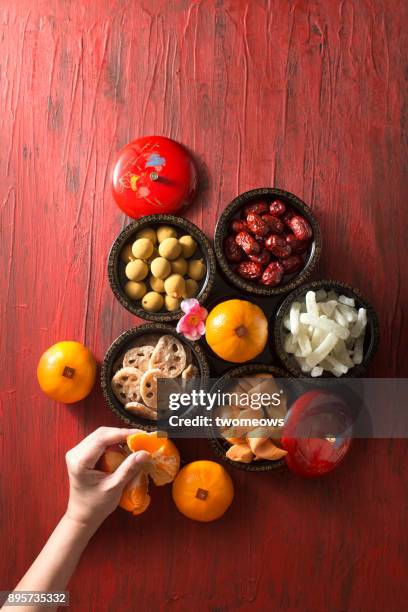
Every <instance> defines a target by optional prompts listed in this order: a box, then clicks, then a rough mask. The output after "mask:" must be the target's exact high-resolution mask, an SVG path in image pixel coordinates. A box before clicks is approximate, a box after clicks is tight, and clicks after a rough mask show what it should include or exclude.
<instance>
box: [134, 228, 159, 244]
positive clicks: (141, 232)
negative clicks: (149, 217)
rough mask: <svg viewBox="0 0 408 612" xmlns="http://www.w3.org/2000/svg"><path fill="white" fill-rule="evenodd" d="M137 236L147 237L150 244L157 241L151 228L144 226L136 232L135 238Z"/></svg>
mask: <svg viewBox="0 0 408 612" xmlns="http://www.w3.org/2000/svg"><path fill="white" fill-rule="evenodd" d="M138 238H148V239H149V240H150V242H151V243H152V244H156V243H157V235H156V232H155V231H154V229H153V228H151V227H145V228H144V229H141V230H139V231H138V232H137V234H136V239H138Z"/></svg>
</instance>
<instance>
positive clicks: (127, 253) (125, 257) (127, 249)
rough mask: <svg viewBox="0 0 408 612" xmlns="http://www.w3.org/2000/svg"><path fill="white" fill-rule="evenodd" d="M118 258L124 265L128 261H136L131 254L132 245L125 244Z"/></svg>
mask: <svg viewBox="0 0 408 612" xmlns="http://www.w3.org/2000/svg"><path fill="white" fill-rule="evenodd" d="M120 258H121V260H122V261H124V262H125V263H126V264H127V263H129V261H134V260H135V259H136V257H135V256H134V255H133V253H132V245H131V244H125V246H124V247H123V249H122V250H121V252H120Z"/></svg>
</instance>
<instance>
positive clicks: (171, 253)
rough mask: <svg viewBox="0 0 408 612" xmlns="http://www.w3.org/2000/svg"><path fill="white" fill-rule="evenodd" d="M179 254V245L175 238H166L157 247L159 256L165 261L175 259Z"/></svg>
mask: <svg viewBox="0 0 408 612" xmlns="http://www.w3.org/2000/svg"><path fill="white" fill-rule="evenodd" d="M180 253H181V244H180V243H179V241H178V240H177V238H166V239H165V240H163V242H161V243H160V245H159V255H161V256H162V257H165V258H166V259H171V260H173V259H177V257H178V256H179V255H180Z"/></svg>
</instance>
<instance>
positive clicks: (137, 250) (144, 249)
mask: <svg viewBox="0 0 408 612" xmlns="http://www.w3.org/2000/svg"><path fill="white" fill-rule="evenodd" d="M132 253H133V255H134V256H135V257H136V258H137V259H149V257H150V256H151V254H152V253H153V243H152V241H151V240H149V239H148V238H138V239H137V240H135V242H134V243H133V246H132Z"/></svg>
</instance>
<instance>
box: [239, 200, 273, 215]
mask: <svg viewBox="0 0 408 612" xmlns="http://www.w3.org/2000/svg"><path fill="white" fill-rule="evenodd" d="M268 210H269V206H268V204H267V203H266V202H262V201H261V202H253V203H252V204H248V205H247V206H245V208H244V215H245V217H247V216H248V215H249V214H251V213H255V214H257V215H263V214H264V213H267V212H268Z"/></svg>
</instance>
